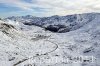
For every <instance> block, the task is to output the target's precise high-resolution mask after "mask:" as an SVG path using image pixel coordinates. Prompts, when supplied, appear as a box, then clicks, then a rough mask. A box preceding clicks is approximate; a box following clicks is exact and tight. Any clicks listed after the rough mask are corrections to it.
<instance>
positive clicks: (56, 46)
mask: <svg viewBox="0 0 100 66" xmlns="http://www.w3.org/2000/svg"><path fill="white" fill-rule="evenodd" d="M45 41H48V42H50V43H52V44H55V48H54V49H53V50H52V51H49V52H46V53H44V54H40V55H37V56H33V57H30V58H25V59H22V60H21V61H19V62H17V63H15V64H13V66H17V65H19V64H21V63H24V62H25V61H27V60H29V59H32V58H35V57H39V56H43V55H46V54H49V53H52V52H54V51H55V50H57V48H58V44H57V43H55V42H52V41H50V40H45Z"/></svg>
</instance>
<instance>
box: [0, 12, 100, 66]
mask: <svg viewBox="0 0 100 66" xmlns="http://www.w3.org/2000/svg"><path fill="white" fill-rule="evenodd" d="M56 17H57V18H56ZM14 18H15V17H14ZM14 18H12V19H11V18H10V20H9V19H7V20H6V19H5V20H4V21H3V20H2V21H0V66H100V14H99V13H88V14H78V15H69V17H68V16H63V18H62V17H60V16H59V18H60V19H58V16H52V17H47V18H46V17H44V18H45V19H46V20H44V21H42V22H37V21H39V19H40V21H41V20H43V19H44V18H39V17H34V18H35V19H33V17H32V16H27V19H26V20H27V21H26V20H25V21H26V22H24V20H23V18H26V17H24V16H23V18H21V17H20V19H19V17H18V18H16V20H14V21H13V19H14ZM30 18H32V19H33V20H36V21H35V22H36V23H35V24H32V25H30V26H29V22H28V21H30ZM47 19H48V20H47ZM57 19H58V20H59V21H56V20H57ZM20 20H22V21H20ZM48 21H50V22H48ZM51 21H52V23H51ZM66 21H68V22H66ZM25 23H27V24H28V25H25ZM32 23H33V21H32ZM39 23H41V25H38V24H39ZM43 23H45V24H43ZM75 23H76V24H75ZM71 24H72V25H73V24H75V25H74V27H70V26H69V25H71ZM50 25H52V26H53V27H58V26H57V25H60V26H61V25H64V26H67V27H69V28H70V30H69V31H68V32H67V31H64V32H61V33H60V32H58V31H56V32H52V31H50V30H49V31H48V30H45V28H44V27H47V26H50ZM55 25H56V26H55ZM41 27H42V28H41ZM49 28H50V27H49ZM51 28H52V27H51ZM51 28H50V29H51ZM74 28H75V29H74ZM76 28H77V29H76ZM64 29H65V30H66V27H64ZM60 30H63V29H62V28H61V29H59V31H60Z"/></svg>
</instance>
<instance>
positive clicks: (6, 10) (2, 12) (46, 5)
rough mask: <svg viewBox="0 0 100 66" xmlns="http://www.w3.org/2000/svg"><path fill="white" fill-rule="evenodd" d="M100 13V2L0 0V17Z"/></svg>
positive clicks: (90, 0)
mask: <svg viewBox="0 0 100 66" xmlns="http://www.w3.org/2000/svg"><path fill="white" fill-rule="evenodd" d="M87 12H100V0H0V17H8V16H22V15H33V16H40V17H41V16H52V15H67V14H76V13H87Z"/></svg>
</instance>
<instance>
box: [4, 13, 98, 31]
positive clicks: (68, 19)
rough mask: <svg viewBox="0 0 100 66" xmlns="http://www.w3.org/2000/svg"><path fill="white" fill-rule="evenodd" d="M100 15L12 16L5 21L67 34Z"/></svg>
mask: <svg viewBox="0 0 100 66" xmlns="http://www.w3.org/2000/svg"><path fill="white" fill-rule="evenodd" d="M97 15H100V13H84V14H73V15H67V16H58V15H55V16H51V17H34V16H32V15H26V16H17V17H16V16H12V17H8V18H5V20H8V19H9V20H12V21H15V22H21V23H23V24H24V25H30V26H31V25H36V26H39V27H42V28H45V29H46V30H49V31H52V32H58V33H65V32H69V31H72V30H76V29H78V28H80V27H82V26H84V25H85V24H87V23H89V22H91V21H92V20H94V19H95V18H96V16H97Z"/></svg>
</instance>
